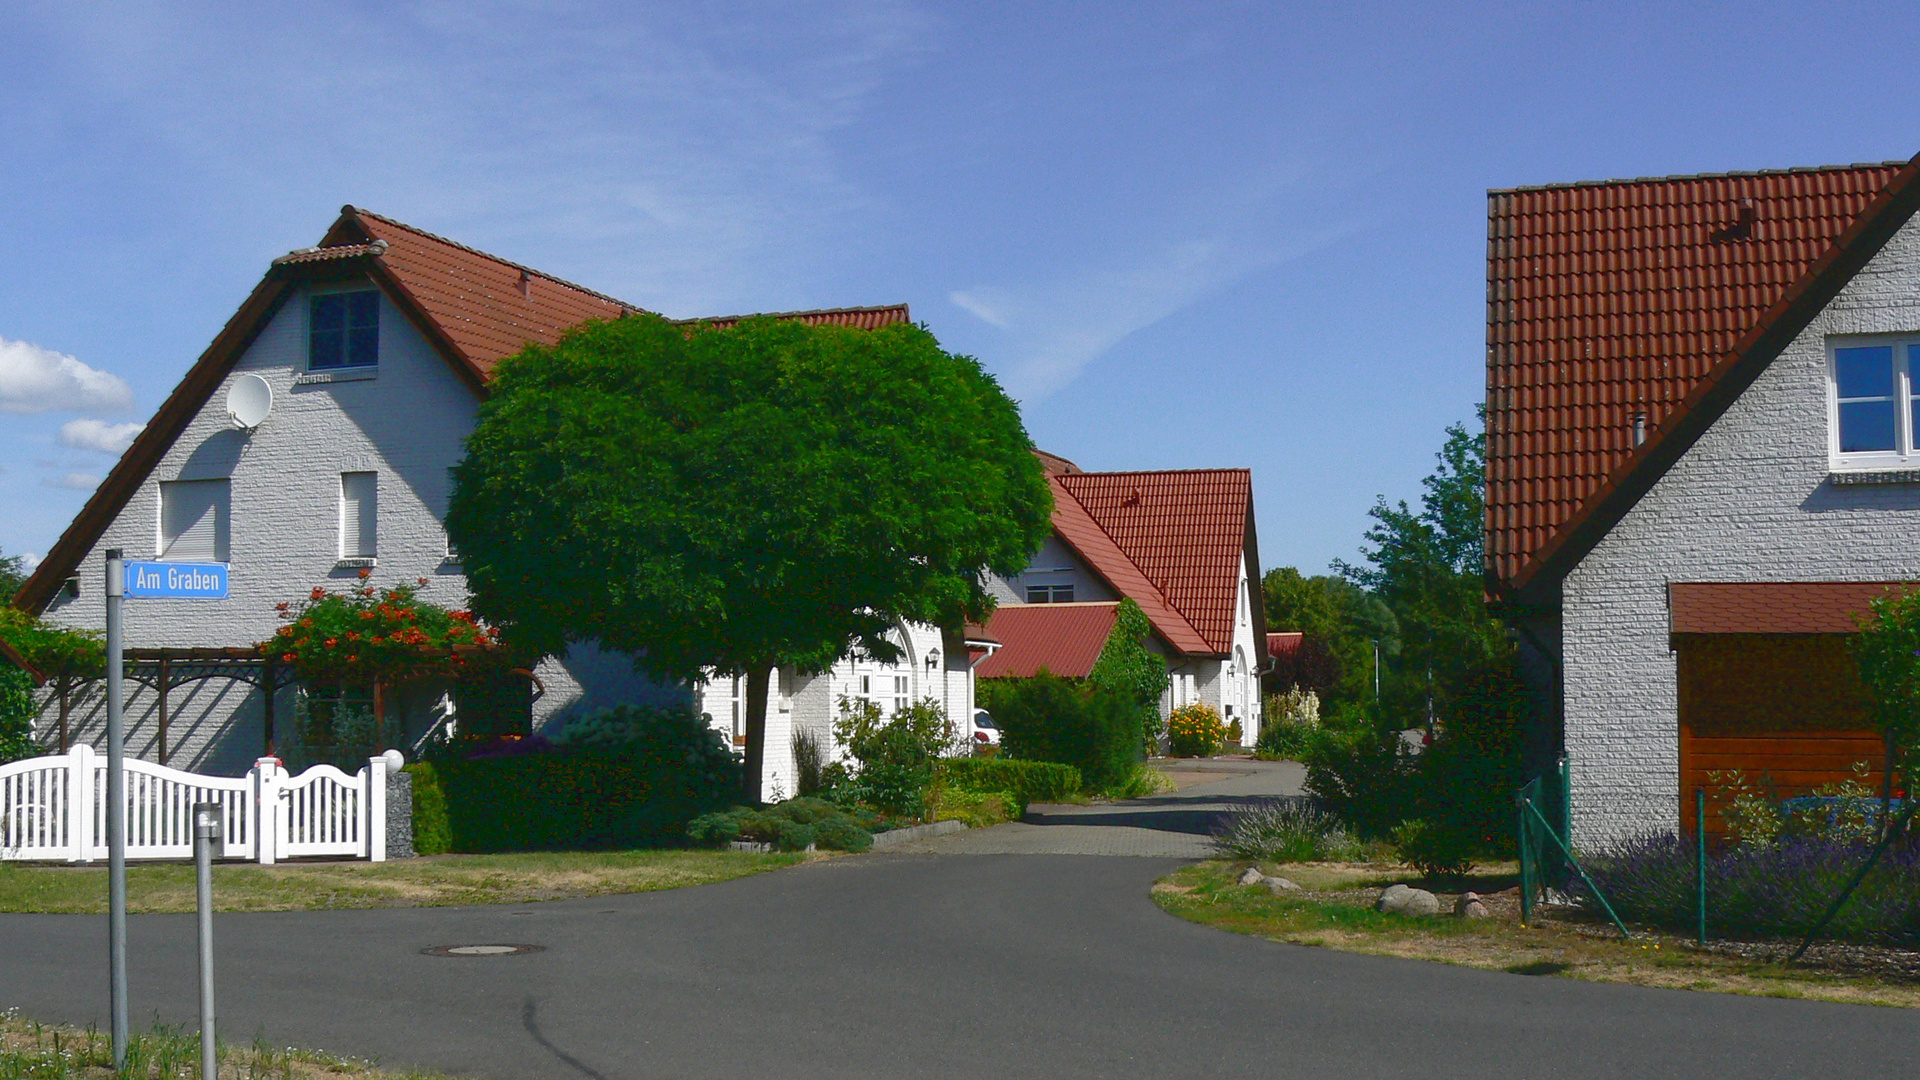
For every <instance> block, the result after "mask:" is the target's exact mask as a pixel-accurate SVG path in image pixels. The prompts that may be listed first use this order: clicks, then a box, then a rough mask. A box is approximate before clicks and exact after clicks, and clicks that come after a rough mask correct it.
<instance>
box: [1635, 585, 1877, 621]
mask: <svg viewBox="0 0 1920 1080" xmlns="http://www.w3.org/2000/svg"><path fill="white" fill-rule="evenodd" d="M1911 587H1912V586H1911V585H1909V584H1905V583H1902V582H1897V581H1767V582H1743V583H1730V582H1683V581H1676V582H1674V583H1673V584H1671V585H1668V586H1667V607H1668V610H1669V613H1670V615H1671V617H1672V623H1671V626H1670V630H1669V632H1670V633H1675V634H1851V633H1853V632H1855V631H1856V630H1858V629H1859V625H1858V624H1857V623H1855V622H1854V617H1855V616H1856V615H1860V614H1863V613H1865V612H1866V610H1867V602H1868V601H1870V600H1873V599H1876V598H1878V597H1882V596H1885V595H1887V594H1888V593H1889V592H1894V591H1902V590H1905V589H1907V588H1911Z"/></svg>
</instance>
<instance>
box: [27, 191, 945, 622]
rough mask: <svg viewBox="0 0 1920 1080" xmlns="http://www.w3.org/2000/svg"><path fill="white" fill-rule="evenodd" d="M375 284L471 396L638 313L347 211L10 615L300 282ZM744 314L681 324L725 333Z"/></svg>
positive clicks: (124, 497) (104, 493)
mask: <svg viewBox="0 0 1920 1080" xmlns="http://www.w3.org/2000/svg"><path fill="white" fill-rule="evenodd" d="M358 277H365V278H371V279H372V280H373V281H374V282H375V283H376V284H377V285H379V286H380V288H381V290H382V291H383V292H385V293H386V294H387V296H388V298H389V299H391V300H392V301H393V303H394V305H395V306H396V307H398V308H399V309H400V310H401V311H402V312H403V313H404V314H405V315H406V316H407V318H408V320H409V321H410V322H412V323H413V325H414V326H415V327H416V328H417V329H419V331H420V332H421V333H422V334H423V335H424V336H425V337H426V338H427V340H428V341H431V342H432V343H433V344H434V346H435V347H436V348H437V349H439V351H440V353H441V355H442V356H443V357H444V358H445V359H446V360H447V362H448V363H449V364H450V365H451V366H452V367H453V369H454V371H455V373H456V374H458V375H459V376H460V377H461V378H462V380H463V381H465V382H466V383H467V385H468V386H469V387H471V388H472V389H473V391H474V392H475V393H477V394H484V393H485V392H486V384H487V382H488V380H489V379H491V378H492V375H493V369H494V366H495V365H496V364H498V363H499V362H500V361H501V360H503V359H505V358H507V357H509V356H512V355H513V354H514V353H517V352H519V351H520V350H521V349H522V348H524V347H525V346H526V345H527V344H529V343H539V344H543V345H551V344H553V343H555V342H557V341H559V340H560V337H561V335H562V334H564V333H565V332H566V331H567V330H568V329H569V328H571V327H573V326H577V325H579V324H580V323H582V322H584V321H586V320H588V319H596V318H599V319H605V318H618V317H620V316H621V315H624V314H628V313H635V312H640V311H642V310H643V309H642V308H640V307H638V306H636V305H633V304H628V303H625V302H623V301H620V300H616V299H614V298H613V297H610V296H607V295H605V294H603V293H597V292H594V291H593V290H592V289H588V288H584V287H582V286H579V285H575V284H573V283H572V282H569V281H565V280H562V279H560V278H557V277H554V276H552V275H551V274H543V273H540V272H539V271H537V270H533V269H530V268H528V267H525V266H521V265H520V264H519V263H515V262H509V261H507V260H506V259H502V258H499V257H498V256H494V255H489V254H487V253H486V252H483V251H477V250H475V249H473V248H470V247H468V246H466V245H465V244H460V243H456V242H454V241H452V240H448V239H446V238H445V237H441V236H435V235H434V234H432V233H429V232H426V231H424V230H421V229H416V228H414V227H413V226H411V225H406V224H403V223H401V222H398V221H395V220H393V219H392V218H387V217H382V216H381V215H379V214H375V213H373V212H372V211H369V210H362V209H359V208H357V207H354V206H345V207H342V208H341V210H340V216H339V218H337V219H336V220H335V221H334V223H333V225H332V226H330V227H329V228H328V229H327V232H326V235H325V236H324V237H323V238H322V239H321V241H320V243H319V244H318V245H317V246H315V247H311V248H302V249H300V250H299V251H294V252H290V253H288V254H286V255H283V256H281V257H279V258H277V259H275V260H273V262H272V264H271V265H270V266H269V267H268V269H267V274H266V276H265V277H264V278H262V279H261V281H260V284H258V285H256V286H255V287H254V290H253V292H252V294H250V295H249V296H248V297H247V299H246V302H245V303H243V304H241V305H240V310H239V311H237V312H235V313H234V315H233V317H232V318H231V319H229V320H227V325H226V327H225V328H224V329H222V330H221V331H220V334H219V336H218V337H216V338H214V340H213V344H211V345H209V346H208V347H207V350H206V352H204V353H202V354H200V359H199V360H198V361H196V362H195V363H194V365H193V367H191V368H189V369H188V370H187V374H186V376H185V377H184V378H183V379H181V380H180V383H179V385H178V386H176V387H174V389H173V393H171V394H170V395H168V397H167V400H166V401H165V402H163V403H161V406H160V408H159V410H158V411H157V412H156V413H155V414H154V417H153V419H152V420H151V421H149V422H148V423H147V426H146V427H145V428H144V429H143V430H142V431H141V432H140V434H139V435H137V436H135V437H134V440H133V443H132V445H130V446H129V447H128V448H127V449H126V451H125V452H124V453H123V454H121V455H120V460H119V462H117V463H116V464H115V465H114V467H113V469H112V471H111V472H109V473H108V474H107V478H106V479H105V480H104V481H102V482H101V484H100V486H99V487H98V488H97V489H95V490H94V493H93V496H92V497H91V498H89V499H88V500H87V504H86V505H85V506H84V507H82V508H81V510H80V513H79V514H78V515H76V516H75V517H74V519H73V522H72V523H71V524H70V525H68V526H67V530H66V532H64V533H63V534H61V537H60V539H59V541H58V542H57V543H55V544H54V546H53V549H52V550H51V551H49V552H48V553H47V557H46V558H45V559H44V560H42V561H41V563H40V566H39V567H38V568H37V569H36V570H35V571H34V573H33V575H32V576H31V577H29V578H28V579H27V583H26V585H24V586H23V587H22V588H21V590H20V592H19V594H18V595H16V596H15V597H14V598H13V603H14V606H16V607H19V608H22V609H25V610H28V611H39V610H40V609H42V608H44V607H45V606H46V605H47V602H48V601H49V600H51V599H52V598H53V595H54V592H55V591H56V590H57V589H58V588H59V585H60V583H61V582H62V581H64V580H66V578H67V577H68V576H69V575H71V574H72V573H73V571H74V568H75V567H77V566H79V565H80V560H81V559H83V558H85V557H86V553H87V551H88V550H89V549H91V548H92V547H93V545H94V543H95V542H96V541H98V540H99V538H100V536H101V534H102V533H104V532H105V531H106V529H107V526H108V525H109V524H111V523H112V522H113V519H114V518H115V517H117V516H118V515H119V513H120V511H121V510H122V509H123V508H125V506H126V504H127V501H128V500H129V499H130V498H132V497H133V493H134V491H136V490H137V489H138V488H139V486H140V484H141V483H143V482H144V481H145V480H146V478H147V476H148V474H149V473H151V472H152V471H153V468H154V466H156V465H158V464H159V462H160V459H161V458H162V457H164V456H165V454H166V452H167V448H168V447H170V446H172V445H173V441H174V440H175V439H177V438H179V437H180V433H181V432H182V431H184V430H186V427H187V425H188V424H189V423H191V422H192V420H193V418H194V416H196V415H198V413H199V412H200V410H201V408H203V407H204V406H205V405H206V403H207V401H208V400H209V399H210V398H211V397H212V395H213V393H214V391H215V390H217V389H218V388H219V386H220V384H221V382H222V381H223V380H225V379H226V377H227V374H228V373H229V372H230V371H232V370H233V365H234V364H235V363H237V362H238V361H239V359H240V357H241V356H242V355H244V354H245V353H246V351H247V347H248V346H249V345H251V344H252V343H253V339H254V338H255V337H257V336H258V335H259V333H260V331H261V330H262V329H263V328H264V327H265V326H266V324H267V322H268V321H269V320H270V319H272V317H273V315H274V313H275V312H277V311H278V310H279V308H280V305H281V304H282V303H284V302H285V300H286V298H287V296H288V295H289V294H290V293H291V292H292V291H293V288H294V286H295V285H297V284H298V283H300V282H302V281H311V280H337V279H343V278H358ZM747 317H748V316H744V315H729V316H724V317H722V318H720V319H686V320H680V321H682V322H687V323H697V322H711V323H717V324H720V325H731V324H733V323H735V322H738V321H739V320H741V319H743V318H747ZM773 317H775V318H791V319H797V320H799V321H802V322H806V323H810V324H831V325H840V326H855V327H864V328H869V329H871V328H877V327H880V326H886V325H890V324H892V323H905V322H909V321H910V318H909V315H908V311H907V305H905V304H894V305H889V306H885V307H863V308H833V309H823V310H816V311H802V312H788V313H779V314H775V315H774V316H773Z"/></svg>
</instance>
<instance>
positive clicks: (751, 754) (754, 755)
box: [740, 664, 773, 806]
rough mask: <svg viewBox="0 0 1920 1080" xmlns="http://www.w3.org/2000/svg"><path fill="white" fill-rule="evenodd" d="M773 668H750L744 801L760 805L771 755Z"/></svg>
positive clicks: (741, 794)
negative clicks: (769, 720)
mask: <svg viewBox="0 0 1920 1080" xmlns="http://www.w3.org/2000/svg"><path fill="white" fill-rule="evenodd" d="M772 672H773V669H772V668H771V667H770V666H768V665H764V664H761V665H756V666H755V667H753V668H752V669H750V670H749V671H748V672H747V753H746V759H747V760H746V763H745V764H746V767H745V768H744V769H742V770H741V778H740V801H741V802H742V803H745V804H746V805H748V806H758V805H760V789H761V784H760V778H761V773H762V770H763V768H764V766H765V763H766V759H767V746H766V743H767V696H768V695H767V684H768V683H769V682H771V681H772Z"/></svg>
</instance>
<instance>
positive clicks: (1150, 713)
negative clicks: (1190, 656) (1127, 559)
mask: <svg viewBox="0 0 1920 1080" xmlns="http://www.w3.org/2000/svg"><path fill="white" fill-rule="evenodd" d="M1152 632H1153V624H1152V623H1150V622H1148V621H1147V616H1146V613H1145V612H1143V611H1141V610H1140V605H1139V604H1136V603H1134V602H1133V601H1132V600H1125V599H1123V600H1121V601H1120V606H1119V610H1118V611H1117V612H1116V613H1115V615H1114V621H1113V630H1112V631H1111V632H1109V633H1108V634H1107V642H1106V644H1105V645H1104V646H1102V647H1101V649H1100V657H1099V659H1097V660H1095V661H1094V663H1093V668H1092V670H1090V671H1088V672H1087V682H1089V683H1091V684H1093V685H1094V686H1098V687H1102V688H1104V689H1107V690H1111V691H1113V692H1114V693H1116V694H1119V695H1121V696H1122V697H1125V698H1128V699H1129V700H1131V701H1132V702H1133V703H1134V711H1135V713H1136V715H1137V719H1138V723H1139V725H1140V744H1141V749H1142V751H1143V752H1144V753H1146V754H1155V753H1158V752H1159V750H1160V695H1162V694H1164V693H1166V691H1167V661H1166V659H1165V658H1164V657H1162V656H1160V655H1159V654H1158V653H1155V652H1154V651H1153V650H1151V649H1149V648H1147V638H1148V636H1149V635H1150V634H1152Z"/></svg>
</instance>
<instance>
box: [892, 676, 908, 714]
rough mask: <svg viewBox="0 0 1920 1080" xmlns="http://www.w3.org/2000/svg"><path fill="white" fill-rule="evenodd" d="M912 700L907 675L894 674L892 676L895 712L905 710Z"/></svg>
mask: <svg viewBox="0 0 1920 1080" xmlns="http://www.w3.org/2000/svg"><path fill="white" fill-rule="evenodd" d="M912 700H913V699H912V691H911V690H910V689H909V684H908V682H907V677H906V676H905V675H895V676H894V677H893V711H894V712H895V713H902V712H905V711H906V709H907V706H908V705H909V704H912Z"/></svg>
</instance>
